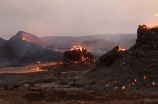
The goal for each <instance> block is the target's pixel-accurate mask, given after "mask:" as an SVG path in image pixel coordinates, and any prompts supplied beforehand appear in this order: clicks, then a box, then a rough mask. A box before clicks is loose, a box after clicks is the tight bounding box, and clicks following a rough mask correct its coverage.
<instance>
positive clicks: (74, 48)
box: [71, 45, 85, 52]
mask: <svg viewBox="0 0 158 104" xmlns="http://www.w3.org/2000/svg"><path fill="white" fill-rule="evenodd" d="M83 49H85V48H82V47H81V45H75V46H73V48H72V49H71V50H79V51H81V52H82V51H83Z"/></svg>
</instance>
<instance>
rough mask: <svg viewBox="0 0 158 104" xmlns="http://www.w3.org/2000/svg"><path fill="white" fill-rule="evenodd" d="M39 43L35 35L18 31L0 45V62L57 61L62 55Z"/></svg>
mask: <svg viewBox="0 0 158 104" xmlns="http://www.w3.org/2000/svg"><path fill="white" fill-rule="evenodd" d="M24 36H25V39H23V38H24ZM39 43H40V40H39V38H38V37H36V36H35V35H32V34H29V33H26V32H22V31H20V32H18V33H17V34H16V35H15V36H13V37H11V38H10V39H9V40H8V41H7V42H6V43H4V44H3V45H2V46H1V47H0V62H1V63H4V62H11V63H13V62H22V63H32V62H37V61H57V60H59V59H60V58H61V57H62V55H63V53H61V52H56V51H53V50H49V49H46V48H43V46H41V45H39Z"/></svg>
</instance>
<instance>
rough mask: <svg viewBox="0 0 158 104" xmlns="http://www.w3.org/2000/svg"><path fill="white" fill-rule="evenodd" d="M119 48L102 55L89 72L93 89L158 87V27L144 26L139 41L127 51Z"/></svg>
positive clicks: (146, 88)
mask: <svg viewBox="0 0 158 104" xmlns="http://www.w3.org/2000/svg"><path fill="white" fill-rule="evenodd" d="M118 47H119V46H116V47H114V48H113V49H112V50H111V51H109V52H107V53H105V54H104V55H103V56H101V57H100V58H99V59H98V61H97V65H96V67H95V68H94V69H92V70H91V71H89V72H88V73H87V74H86V78H87V79H88V80H90V83H89V84H90V89H99V90H154V91H155V90H157V87H158V57H157V56H158V28H157V27H153V28H149V27H147V26H146V25H140V26H139V28H138V30H137V40H136V44H134V45H133V46H132V47H131V48H130V49H128V50H126V51H118Z"/></svg>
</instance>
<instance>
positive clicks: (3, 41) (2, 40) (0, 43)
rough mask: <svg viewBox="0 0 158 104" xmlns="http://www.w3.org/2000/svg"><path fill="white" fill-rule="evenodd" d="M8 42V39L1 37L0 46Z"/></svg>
mask: <svg viewBox="0 0 158 104" xmlns="http://www.w3.org/2000/svg"><path fill="white" fill-rule="evenodd" d="M5 42H6V40H4V39H3V38H0V46H1V45H2V44H4V43H5Z"/></svg>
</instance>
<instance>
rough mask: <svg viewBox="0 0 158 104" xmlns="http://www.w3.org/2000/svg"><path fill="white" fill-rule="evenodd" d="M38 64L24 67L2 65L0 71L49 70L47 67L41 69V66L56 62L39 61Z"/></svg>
mask: <svg viewBox="0 0 158 104" xmlns="http://www.w3.org/2000/svg"><path fill="white" fill-rule="evenodd" d="M37 63H38V64H34V65H28V66H22V67H1V68H0V73H30V72H39V71H48V70H47V69H40V67H45V66H50V65H55V64H56V63H43V64H41V63H40V62H37Z"/></svg>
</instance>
